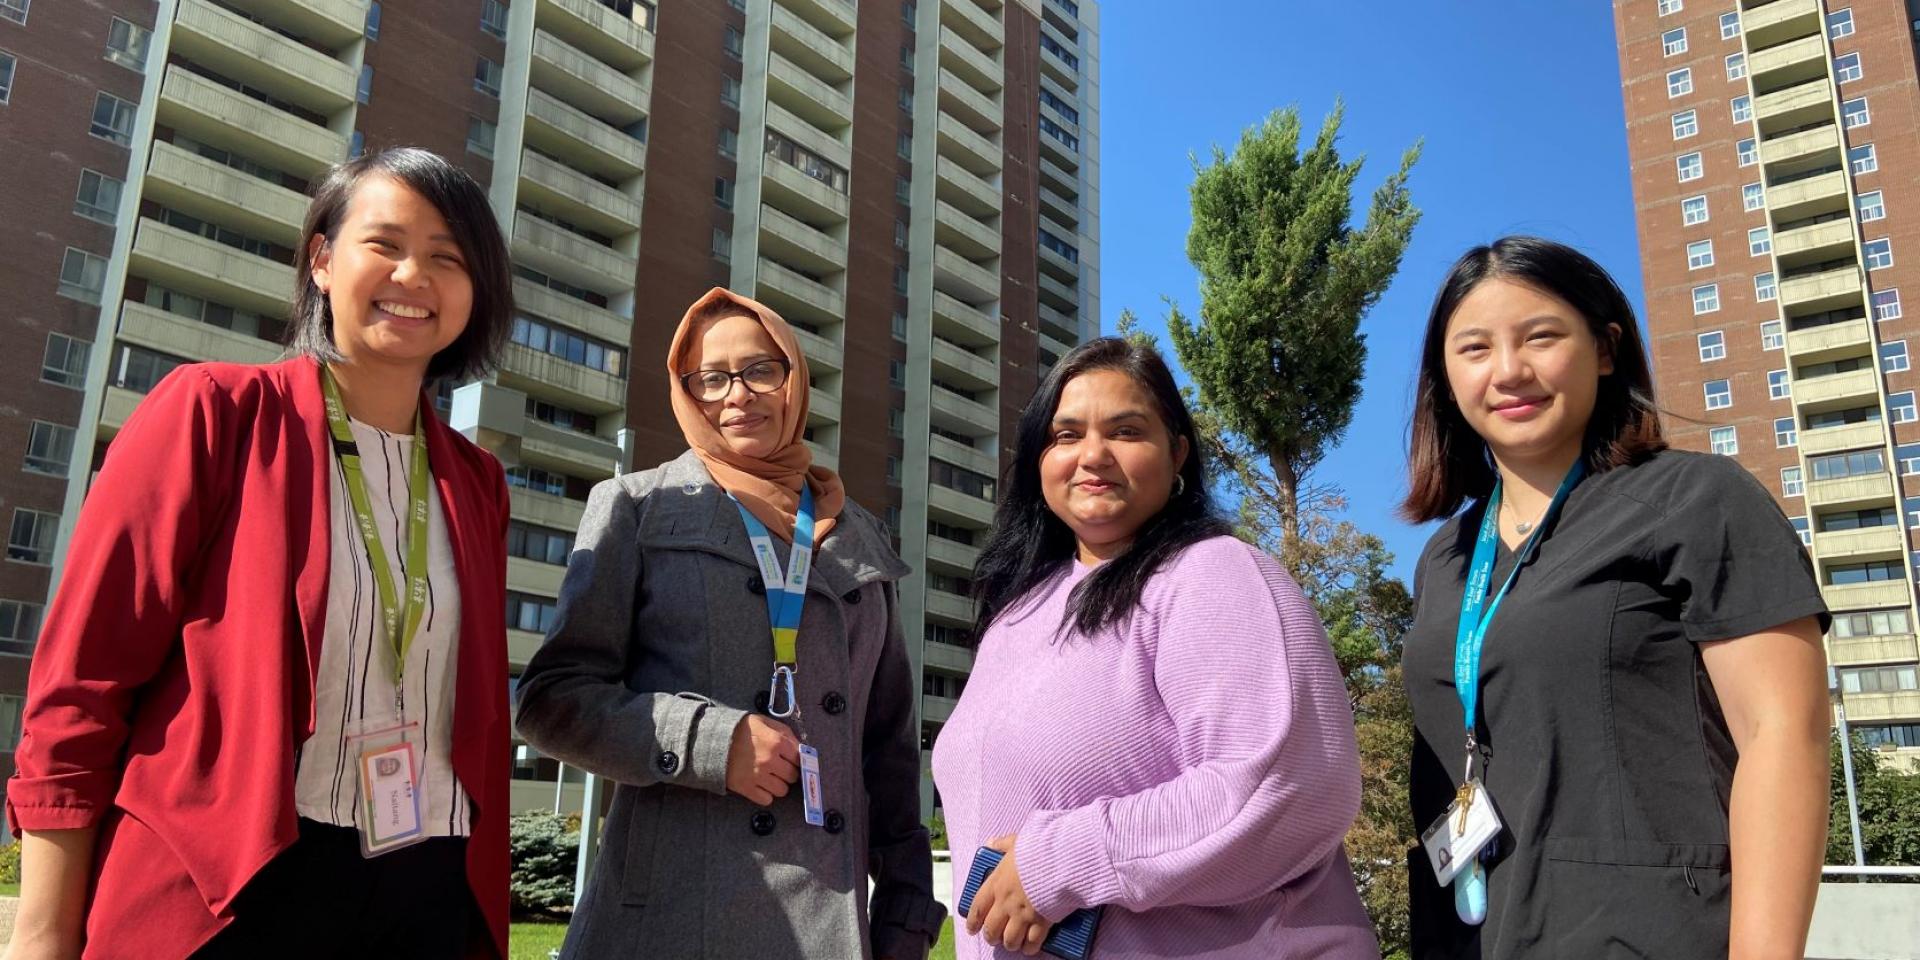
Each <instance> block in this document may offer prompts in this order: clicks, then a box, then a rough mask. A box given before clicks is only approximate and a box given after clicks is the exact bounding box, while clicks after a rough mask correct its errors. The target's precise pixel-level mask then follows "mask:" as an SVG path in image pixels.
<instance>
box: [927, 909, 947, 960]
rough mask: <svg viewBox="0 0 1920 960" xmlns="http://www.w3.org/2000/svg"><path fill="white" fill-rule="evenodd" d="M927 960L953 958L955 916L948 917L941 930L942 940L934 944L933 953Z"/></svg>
mask: <svg viewBox="0 0 1920 960" xmlns="http://www.w3.org/2000/svg"><path fill="white" fill-rule="evenodd" d="M927 960H953V918H952V917H948V918H947V925H946V926H945V927H943V928H941V930H940V942H939V943H936V944H934V945H933V953H931V954H929V955H928V957H927Z"/></svg>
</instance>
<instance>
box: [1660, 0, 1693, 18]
mask: <svg viewBox="0 0 1920 960" xmlns="http://www.w3.org/2000/svg"><path fill="white" fill-rule="evenodd" d="M1685 3H1686V0H1660V4H1659V10H1660V15H1661V16H1663V17H1664V16H1666V15H1667V14H1670V13H1679V12H1680V8H1681V7H1682V6H1684V5H1685Z"/></svg>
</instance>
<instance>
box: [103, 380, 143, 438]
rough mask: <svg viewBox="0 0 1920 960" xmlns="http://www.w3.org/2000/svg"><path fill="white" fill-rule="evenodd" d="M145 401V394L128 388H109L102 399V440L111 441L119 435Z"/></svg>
mask: <svg viewBox="0 0 1920 960" xmlns="http://www.w3.org/2000/svg"><path fill="white" fill-rule="evenodd" d="M144 399H146V395H145V394H140V393H134V392H133V391H132V390H128V389H127V388H126V387H108V388H107V392H106V395H105V396H103V397H101V398H100V439H102V440H110V439H112V438H113V435H114V434H116V433H119V432H120V428H121V427H123V426H126V423H127V418H128V417H131V416H133V411H135V410H137V409H139V407H140V401H142V400H144Z"/></svg>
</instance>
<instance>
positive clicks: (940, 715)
mask: <svg viewBox="0 0 1920 960" xmlns="http://www.w3.org/2000/svg"><path fill="white" fill-rule="evenodd" d="M928 592H929V593H931V592H932V591H928ZM928 608H929V609H928V612H929V613H932V609H931V608H932V601H928ZM959 705H960V701H959V700H956V699H954V698H952V697H936V696H934V695H933V694H931V693H926V694H921V695H920V719H921V720H924V721H926V722H927V723H946V722H947V720H948V718H950V717H952V716H953V708H954V707H957V706H959Z"/></svg>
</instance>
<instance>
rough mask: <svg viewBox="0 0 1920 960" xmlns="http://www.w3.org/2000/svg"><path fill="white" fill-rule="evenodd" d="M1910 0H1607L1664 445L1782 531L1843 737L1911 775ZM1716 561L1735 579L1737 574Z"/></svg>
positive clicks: (1916, 208) (1917, 422) (1917, 720)
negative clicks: (1691, 457) (1826, 615)
mask: <svg viewBox="0 0 1920 960" xmlns="http://www.w3.org/2000/svg"><path fill="white" fill-rule="evenodd" d="M1916 18H1920V3H1914V2H1912V0H1851V2H1849V0H1771V2H1749V0H1615V2H1614V21H1615V25H1616V32H1617V35H1618V40H1619V48H1620V75H1621V81H1622V84H1621V85H1622V93H1623V96H1624V97H1625V100H1626V116H1627V136H1628V141H1629V144H1630V152H1631V155H1632V159H1633V187H1634V199H1635V205H1636V208H1637V211H1638V220H1639V226H1640V249H1641V260H1642V266H1643V270H1644V274H1645V282H1646V305H1647V325H1648V328H1649V329H1650V331H1651V333H1652V349H1653V354H1654V373H1655V376H1656V379H1657V380H1658V384H1659V396H1660V401H1661V404H1662V406H1664V407H1665V408H1666V409H1668V410H1670V411H1672V412H1673V413H1674V414H1676V415H1677V416H1674V417H1671V418H1669V420H1668V423H1667V426H1668V429H1669V430H1670V431H1671V433H1672V435H1673V437H1674V441H1675V445H1676V446H1679V447H1683V448H1687V449H1693V450H1703V451H1713V452H1718V453H1724V454H1727V455H1729V456H1733V457H1736V458H1738V459H1739V460H1740V462H1741V463H1742V464H1744V465H1745V466H1746V467H1747V468H1748V469H1749V470H1751V471H1752V472H1753V474H1754V476H1756V477H1757V478H1759V480H1760V482H1761V483H1762V484H1764V485H1765V486H1766V487H1767V489H1769V490H1771V491H1773V493H1774V495H1775V497H1777V498H1778V500H1779V502H1780V505H1781V507H1782V509H1783V510H1784V511H1785V512H1786V514H1787V516H1789V517H1791V518H1792V520H1793V523H1794V526H1796V527H1797V528H1799V530H1800V533H1801V537H1802V539H1804V540H1805V541H1806V543H1807V546H1808V549H1809V550H1810V551H1811V552H1812V555H1813V558H1814V563H1815V567H1816V569H1817V571H1818V574H1819V577H1820V582H1821V585H1822V590H1823V591H1824V592H1825V594H1826V599H1827V604H1828V606H1829V607H1830V608H1832V610H1833V612H1834V627H1833V630H1832V631H1831V632H1830V633H1829V635H1828V638H1827V658H1828V661H1829V663H1830V664H1831V665H1832V666H1833V667H1834V669H1835V671H1836V672H1837V677H1838V680H1839V683H1840V689H1841V693H1842V697H1843V702H1844V704H1845V706H1846V714H1847V717H1848V719H1849V721H1850V722H1851V723H1852V725H1853V729H1854V730H1855V731H1856V732H1859V733H1861V734H1863V735H1864V736H1865V737H1866V738H1867V740H1868V742H1870V743H1872V744H1874V745H1876V746H1879V747H1880V748H1881V749H1886V750H1891V751H1894V752H1896V753H1898V754H1899V755H1900V756H1901V759H1902V760H1903V761H1904V762H1913V761H1914V760H1915V759H1916V758H1920V677H1917V676H1916V673H1920V648H1916V646H1915V639H1914V638H1915V608H1914V581H1915V574H1916V572H1917V570H1920V563H1917V561H1920V557H1917V556H1916V553H1915V551H1916V550H1920V541H1916V540H1915V539H1914V537H1915V534H1913V533H1910V531H1912V530H1913V529H1914V528H1916V527H1920V412H1916V403H1915V391H1916V390H1917V389H1920V372H1916V371H1915V370H1914V369H1913V361H1912V360H1911V359H1910V354H1909V342H1910V341H1913V344H1912V346H1913V348H1914V349H1915V350H1920V339H1916V337H1917V336H1920V309H1916V311H1915V312H1914V313H1912V314H1909V313H1907V312H1905V310H1904V309H1903V307H1902V305H1901V299H1902V291H1903V290H1904V291H1905V292H1906V296H1907V297H1908V298H1915V297H1920V77H1917V76H1916V62H1915V57H1916V46H1915V36H1916V34H1915V29H1914V28H1915V26H1916V24H1920V19H1916ZM1732 562H1738V558H1734V559H1733V561H1732Z"/></svg>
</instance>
